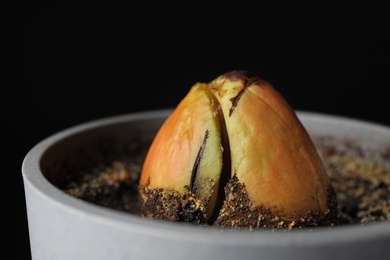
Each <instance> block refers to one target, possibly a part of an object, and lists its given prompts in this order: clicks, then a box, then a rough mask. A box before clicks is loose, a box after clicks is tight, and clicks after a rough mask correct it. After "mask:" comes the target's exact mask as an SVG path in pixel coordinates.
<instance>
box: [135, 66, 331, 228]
mask: <svg viewBox="0 0 390 260" xmlns="http://www.w3.org/2000/svg"><path fill="white" fill-rule="evenodd" d="M139 191H140V198H141V205H142V210H141V211H142V214H143V215H144V216H145V217H148V218H153V219H166V220H172V221H184V222H193V223H200V224H210V225H215V226H220V227H233V228H242V227H247V228H250V229H253V228H293V227H304V226H324V225H333V224H335V223H336V219H337V201H336V197H335V193H334V190H333V188H332V186H331V183H330V179H329V176H328V175H327V173H326V170H325V168H324V166H323V164H322V161H321V159H320V156H319V155H318V153H317V150H316V148H315V146H314V144H313V142H312V140H311V138H310V136H309V134H308V133H307V131H306V129H305V128H304V126H303V125H302V123H301V122H300V120H299V118H298V117H297V115H296V113H295V111H294V110H293V109H292V108H291V106H290V105H289V104H288V103H287V102H286V100H285V99H284V98H283V97H282V96H281V95H280V94H279V92H278V91H276V90H275V89H274V87H273V86H272V85H271V84H270V83H269V82H267V81H265V80H262V79H261V78H259V77H257V76H254V75H251V74H250V73H248V72H246V71H231V72H228V73H225V74H223V75H221V76H219V77H217V78H216V79H214V80H213V81H211V82H210V83H208V84H206V83H196V84H195V85H194V86H193V87H192V88H191V89H190V91H189V93H188V94H187V95H186V96H185V97H184V99H182V101H181V102H180V103H179V104H178V106H177V107H176V108H175V109H174V111H173V112H172V114H171V115H170V116H169V117H168V118H167V119H166V121H165V122H164V123H163V125H162V126H161V128H160V129H159V131H158V133H157V135H156V136H155V138H154V140H153V142H152V144H151V146H150V148H149V150H148V153H147V155H146V158H145V161H144V164H143V169H142V173H141V178H140V185H139Z"/></svg>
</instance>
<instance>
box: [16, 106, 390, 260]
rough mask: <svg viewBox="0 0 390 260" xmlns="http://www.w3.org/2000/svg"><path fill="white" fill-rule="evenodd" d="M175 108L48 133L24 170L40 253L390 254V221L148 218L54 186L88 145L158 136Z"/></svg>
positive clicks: (322, 130) (373, 131) (377, 132)
mask: <svg viewBox="0 0 390 260" xmlns="http://www.w3.org/2000/svg"><path fill="white" fill-rule="evenodd" d="M171 112H172V110H169V109H167V110H160V111H145V112H139V113H133V114H128V115H120V116H115V117H110V118H105V119H101V120H96V121H92V122H87V123H84V124H81V125H78V126H75V127H72V128H69V129H65V130H64V131H61V132H59V133H57V134H54V135H53V136H50V137H48V138H46V139H45V140H43V141H42V142H40V143H38V144H37V145H36V146H35V147H33V148H32V149H31V150H30V151H29V153H28V154H27V155H26V157H25V159H24V161H23V165H22V174H23V180H24V187H25V194H26V204H27V214H28V225H29V235H30V243H31V252H32V258H33V259H35V260H38V259H39V260H44V259H56V260H61V259H67V260H69V259H71V260H77V259H82V260H86V259H92V260H99V259H110V260H116V259H156V260H157V259H159V260H160V259H171V260H173V259H186V260H193V259H194V260H195V259H196V260H199V259H204V260H205V259H213V260H218V259H224V260H226V259H284V260H285V259H290V260H293V259H294V260H295V259H300V260H302V259H316V260H321V259H354V260H358V259H390V222H378V223H372V224H369V225H365V226H360V225H349V226H343V227H336V228H332V229H322V228H318V229H316V230H313V231H310V230H308V229H301V230H292V231H290V232H282V233H272V232H268V231H259V232H257V231H256V232H253V231H252V232H250V231H244V230H233V231H226V232H225V231H218V230H216V229H213V228H208V227H201V226H195V225H187V224H183V223H171V222H169V223H168V222H159V221H153V220H147V219H143V218H141V217H140V216H138V215H132V214H130V213H124V212H120V211H116V210H112V209H109V208H105V207H102V206H98V205H95V204H92V203H89V202H86V201H83V200H80V199H77V198H75V197H73V196H71V195H69V194H67V193H65V192H63V191H62V190H60V189H59V188H57V187H56V186H55V185H53V184H52V183H54V182H55V181H54V180H55V179H56V178H61V168H62V167H64V166H65V165H66V166H67V167H72V168H75V169H77V167H78V165H80V164H82V163H83V162H80V158H84V157H85V155H86V154H88V151H90V152H91V158H89V159H90V160H91V161H92V162H94V163H96V162H97V160H99V158H102V157H101V156H102V154H101V153H100V152H101V151H100V150H99V149H103V150H104V149H105V148H102V146H101V143H102V140H105V141H104V142H105V143H110V144H113V145H112V147H113V149H116V148H115V147H117V148H118V147H123V145H126V144H127V143H129V141H130V140H132V139H133V138H137V139H140V140H144V141H146V142H149V141H151V140H152V138H153V137H154V135H155V133H156V132H157V130H158V128H159V127H160V125H161V124H162V122H163V121H164V120H165V118H166V117H167V116H168V115H169V113H171ZM297 113H298V116H299V118H300V119H301V121H302V123H303V124H304V125H305V127H306V129H307V130H308V132H309V133H310V134H320V135H322V134H323V135H333V136H337V137H347V138H353V139H356V140H359V142H360V145H362V146H363V147H367V148H373V149H375V147H376V146H379V145H382V144H383V142H384V141H387V142H389V140H390V128H388V127H387V126H383V125H378V124H374V123H370V122H364V121H359V120H355V119H351V118H344V117H337V116H332V115H324V114H317V113H308V112H303V111H298V112H297ZM107 140H109V142H107ZM104 142H103V143H104ZM110 147H111V146H110ZM110 149H111V148H110ZM80 153H83V156H79V155H80ZM87 157H88V155H87ZM48 179H50V180H52V181H51V182H49V181H48Z"/></svg>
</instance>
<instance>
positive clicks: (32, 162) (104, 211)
mask: <svg viewBox="0 0 390 260" xmlns="http://www.w3.org/2000/svg"><path fill="white" fill-rule="evenodd" d="M172 111H173V109H160V110H149V111H141V112H135V113H130V114H123V115H117V116H111V117H106V118H102V119H97V120H92V121H89V122H86V123H82V124H79V125H76V126H73V127H70V128H67V129H64V130H62V131H60V132H57V133H55V134H53V135H51V136H49V137H47V138H45V139H44V140H42V141H41V142H39V143H37V144H36V145H35V146H34V147H33V148H32V149H31V150H30V151H29V152H28V153H27V154H26V156H25V158H24V160H23V162H22V175H23V179H24V182H25V185H29V186H31V188H33V189H34V190H35V191H36V192H37V194H39V196H43V197H45V199H46V200H47V201H50V202H51V203H53V204H54V205H55V206H57V207H61V208H63V209H66V210H69V211H72V212H73V214H76V215H79V216H83V217H86V218H88V219H89V220H90V221H93V222H97V223H104V224H105V225H111V226H113V227H116V228H120V229H123V230H129V231H131V232H134V233H139V234H144V235H149V236H155V237H159V236H161V237H162V238H168V237H169V238H170V239H177V240H188V241H194V242H197V243H213V244H218V243H219V244H234V245H244V246H245V245H247V246H255V245H259V244H261V245H268V246H275V247H280V246H287V245H289V246H291V244H295V245H297V246H308V245H313V244H321V245H323V244H335V243H337V244H342V243H351V241H356V240H361V239H363V240H366V239H371V238H376V239H378V238H381V237H389V236H390V222H389V221H382V222H376V223H370V224H366V225H358V224H351V225H346V226H339V227H333V228H331V229H329V228H326V227H324V228H323V227H317V228H315V230H312V229H309V228H307V229H306V228H305V229H297V230H291V231H289V232H272V231H268V230H256V231H248V230H236V229H235V230H227V231H225V230H222V231H221V230H219V229H216V228H212V227H206V226H200V225H193V224H186V223H176V222H167V221H158V220H149V219H144V218H142V217H141V216H136V215H133V214H130V213H126V212H121V211H118V210H114V209H110V208H106V207H103V206H99V205H96V204H93V203H90V202H86V201H83V200H81V199H78V198H76V197H74V196H71V195H69V194H67V193H65V192H64V191H61V190H60V189H58V188H57V187H55V186H54V185H53V184H51V183H50V182H49V181H48V180H47V179H46V178H45V177H44V175H43V173H42V172H41V169H40V161H41V158H42V155H43V154H44V153H45V151H46V150H47V149H48V148H50V147H51V146H52V145H54V144H55V143H57V142H59V141H60V140H62V139H64V138H67V137H69V136H72V135H74V134H76V133H79V132H81V131H87V130H92V129H95V128H99V127H101V126H108V125H114V124H118V123H122V122H128V121H133V120H138V119H153V118H161V117H166V116H168V115H169V114H170V113H171V112H172ZM296 112H297V115H298V117H299V118H300V119H301V120H303V121H305V120H309V121H310V120H315V119H321V120H331V121H335V122H337V123H338V124H341V125H354V126H356V127H362V128H367V129H368V128H369V129H374V130H375V131H379V132H381V133H384V134H385V135H389V137H390V128H389V127H388V126H385V125H381V124H378V123H374V122H369V121H364V120H360V119H355V118H350V117H345V116H337V115H331V114H323V113H317V112H307V111H300V110H298V111H296ZM228 233H229V234H228ZM270 234H272V235H270Z"/></svg>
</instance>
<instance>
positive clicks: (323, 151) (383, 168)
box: [63, 136, 390, 227]
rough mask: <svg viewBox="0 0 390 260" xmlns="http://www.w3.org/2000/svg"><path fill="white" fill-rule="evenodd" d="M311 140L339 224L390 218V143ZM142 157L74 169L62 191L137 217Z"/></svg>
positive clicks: (126, 158)
mask: <svg viewBox="0 0 390 260" xmlns="http://www.w3.org/2000/svg"><path fill="white" fill-rule="evenodd" d="M313 141H314V143H315V144H316V147H317V149H318V152H319V154H320V156H321V158H322V160H323V163H324V165H325V168H326V169H327V171H328V174H329V176H330V178H331V181H332V186H333V189H334V191H335V193H336V198H337V204H338V220H339V221H338V222H339V223H340V225H347V224H360V225H364V224H368V223H373V222H378V221H388V220H390V143H387V144H384V145H383V148H381V149H379V150H378V149H376V150H375V151H371V150H369V149H363V148H362V147H359V146H358V145H356V143H354V142H353V141H352V140H335V139H333V138H330V137H325V136H320V137H313ZM142 162H143V157H142V156H141V155H139V154H138V155H137V156H127V157H125V158H119V157H118V159H117V160H114V161H112V163H111V164H103V163H101V164H99V165H96V167H94V168H92V169H90V170H88V171H81V172H79V173H72V174H71V175H70V176H72V177H71V181H69V182H68V183H66V184H65V185H64V186H63V190H64V191H65V192H67V193H68V194H70V195H72V196H75V197H77V198H80V199H82V200H86V201H89V202H91V203H94V204H97V205H101V206H104V207H109V208H112V209H115V210H119V211H124V212H128V213H132V214H137V215H140V216H141V213H140V205H139V200H138V181H139V176H140V172H141V168H142ZM171 199H173V200H175V199H176V200H177V199H178V197H175V196H173V197H172V198H171ZM184 217H186V216H184ZM187 217H188V216H187ZM168 219H169V218H168ZM172 219H178V218H177V216H172ZM283 227H285V226H283Z"/></svg>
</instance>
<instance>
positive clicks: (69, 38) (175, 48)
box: [2, 1, 390, 259]
mask: <svg viewBox="0 0 390 260" xmlns="http://www.w3.org/2000/svg"><path fill="white" fill-rule="evenodd" d="M160 2H161V1H160ZM314 2H315V1H314ZM314 2H313V1H311V2H310V3H306V4H305V3H302V2H301V3H299V4H297V3H281V2H272V3H273V4H270V3H267V2H263V1H257V2H254V4H251V5H248V4H245V3H244V2H242V1H239V3H231V4H228V5H227V4H224V5H222V6H218V5H211V3H209V4H201V3H199V2H195V1H189V2H188V1H186V2H182V3H179V4H171V5H169V4H167V3H165V2H163V3H158V4H156V3H150V2H144V3H135V2H134V5H132V4H129V3H127V4H118V3H112V2H109V1H106V2H105V3H101V2H99V1H91V2H87V1H78V2H76V3H74V2H69V1H62V2H61V1H52V2H33V1H31V2H29V4H24V5H19V6H17V8H16V9H15V15H14V16H13V19H12V21H14V22H13V23H14V24H13V25H16V27H15V29H14V30H13V36H12V42H14V40H15V44H14V46H12V47H13V48H15V50H16V51H15V53H14V55H13V60H14V61H15V65H16V67H15V72H16V75H15V76H14V77H12V83H11V84H9V87H8V88H7V89H8V94H5V93H4V94H3V104H2V107H3V118H4V115H5V119H4V120H5V121H4V125H3V129H5V130H6V131H9V135H8V136H10V137H11V138H9V137H7V136H6V137H5V139H8V138H9V139H8V140H4V143H5V144H11V145H10V147H9V148H8V149H6V153H10V154H11V155H12V156H11V158H9V160H8V159H7V161H6V163H7V165H10V166H11V168H10V169H9V170H7V171H6V174H5V175H6V176H7V177H11V180H10V181H9V182H8V183H7V185H6V186H7V188H9V189H8V190H10V191H12V193H11V195H10V196H8V197H9V198H7V199H8V200H9V201H11V205H12V206H11V208H12V214H11V217H12V221H13V227H14V228H13V229H12V231H11V233H12V235H11V236H12V238H13V241H14V244H13V245H12V247H10V248H12V253H13V254H14V255H16V256H17V257H18V258H17V257H13V258H15V259H29V258H30V250H29V240H28V233H27V230H28V229H27V217H26V209H25V200H24V190H23V182H22V177H21V170H20V168H21V164H22V160H23V157H24V156H25V154H26V153H27V152H28V151H29V150H30V149H31V148H32V147H33V146H34V145H35V144H36V143H38V142H39V141H41V140H42V139H44V138H46V137H48V136H49V135H51V134H54V133H56V132H57V131H60V130H63V129H65V128H68V127H71V126H74V125H77V124H80V123H84V122H86V121H90V120H94V119H99V118H103V117H108V116H112V115H118V114H125V113H131V112H136V111H144V110H153V109H161V108H172V107H174V106H176V104H177V103H178V102H179V101H180V100H181V99H182V98H183V97H184V95H185V94H186V93H187V92H188V90H189V88H190V87H191V86H192V85H193V84H194V83H195V82H197V81H202V82H208V81H210V80H212V79H214V78H215V77H217V76H219V75H220V74H222V73H224V72H227V71H230V70H235V69H245V70H249V71H252V72H254V73H257V74H258V75H259V76H261V77H262V78H264V79H266V80H268V81H270V82H271V83H272V84H273V85H274V87H275V88H276V89H278V90H279V91H280V92H281V94H282V95H283V96H285V98H286V99H287V101H288V102H289V103H290V104H291V105H292V106H293V107H294V108H295V109H297V110H307V111H314V112H320V113H328V114H336V115H340V116H347V117H354V118H358V119H362V120H367V121H373V122H376V123H380V124H384V125H390V113H389V111H390V106H389V95H388V93H387V92H388V90H387V89H388V87H389V80H388V77H389V72H390V70H389V66H388V64H389V58H390V57H389V46H390V45H389V41H388V40H387V36H388V33H389V27H388V26H387V25H386V24H387V23H388V22H389V21H388V13H387V12H386V8H385V7H384V6H380V5H375V4H372V3H371V4H370V5H367V4H364V3H363V4H361V5H357V4H355V3H354V4H351V5H341V4H340V3H338V4H334V5H332V4H329V3H328V2H326V3H328V4H326V3H324V4H320V3H316V4H314ZM13 64H14V63H13ZM9 99H11V100H9ZM9 114H11V116H10V117H9V118H8V117H7V115H9ZM6 158H7V157H6ZM15 194H16V195H15ZM11 223H12V222H11Z"/></svg>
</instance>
